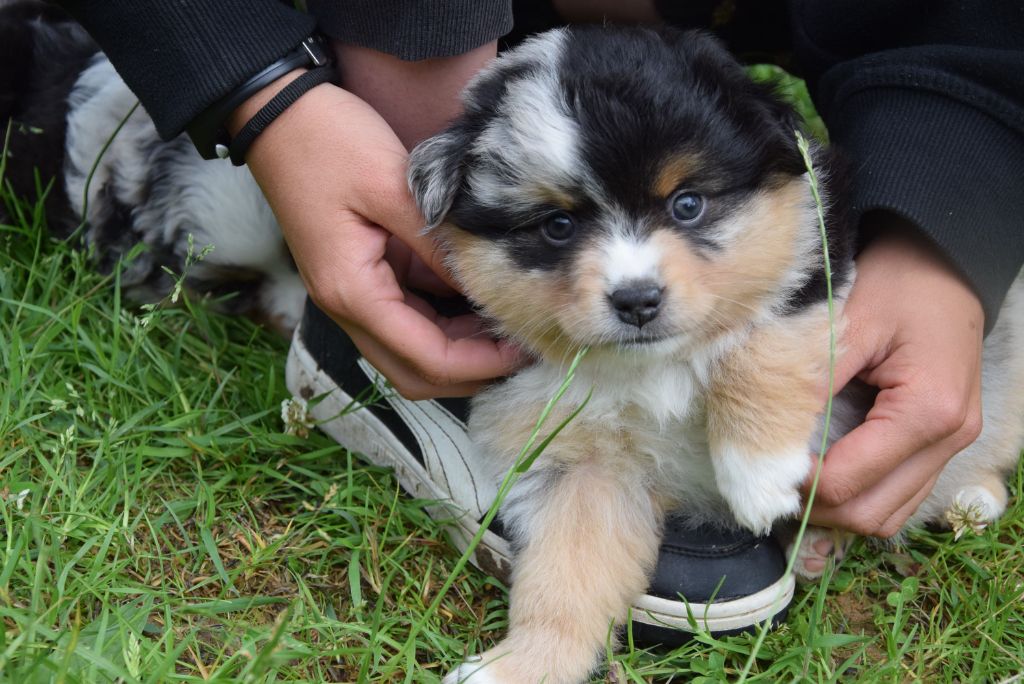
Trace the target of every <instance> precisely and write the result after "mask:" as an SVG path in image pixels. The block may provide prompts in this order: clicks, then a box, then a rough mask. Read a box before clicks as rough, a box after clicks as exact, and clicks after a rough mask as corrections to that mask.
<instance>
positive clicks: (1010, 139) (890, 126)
mask: <svg viewBox="0 0 1024 684" xmlns="http://www.w3.org/2000/svg"><path fill="white" fill-rule="evenodd" d="M828 110H829V112H828V113H829V115H828V117H827V119H826V122H827V124H828V126H829V133H830V136H831V138H832V140H833V142H835V143H836V144H837V145H838V146H839V147H840V148H841V149H842V150H844V151H845V152H846V154H847V156H848V157H849V158H850V159H851V161H852V162H853V163H852V165H851V166H852V173H853V177H852V187H851V190H852V196H853V208H854V211H855V212H856V217H857V218H858V219H859V218H860V217H861V216H862V215H863V214H864V213H865V212H868V211H872V210H877V209H882V210H888V211H891V212H894V213H896V214H898V215H900V216H901V217H903V218H905V219H907V220H909V221H910V222H911V223H913V224H914V225H915V226H917V227H918V228H919V229H920V230H921V231H923V232H924V233H925V234H926V235H928V236H929V237H930V238H931V239H932V240H934V242H935V243H936V244H937V245H938V247H939V248H940V249H941V250H942V251H943V252H944V253H945V254H946V255H948V257H949V258H950V259H951V260H952V261H953V263H955V264H956V265H957V266H958V267H959V268H960V270H961V271H962V273H963V275H964V276H965V277H966V278H967V279H968V281H969V282H970V283H971V284H972V285H973V287H974V289H975V291H976V292H977V294H978V295H979V297H980V298H981V301H982V305H983V306H984V309H985V319H986V330H990V329H991V327H992V325H993V324H994V323H995V320H996V317H997V316H998V312H999V308H1000V306H1001V305H1002V302H1003V299H1004V297H1005V295H1006V291H1007V290H1008V289H1009V287H1010V285H1011V284H1012V282H1013V280H1014V278H1015V277H1016V276H1017V273H1018V272H1019V271H1020V268H1021V264H1022V263H1024V180H1022V179H1024V135H1022V133H1021V132H1019V131H1017V130H1014V128H1012V127H1011V126H1008V125H1006V123H1004V122H1003V121H1000V120H998V119H997V118H994V117H992V116H990V115H988V114H985V113H983V112H981V111H979V110H978V109H977V108H976V107H974V106H971V105H969V104H967V103H964V102H962V101H959V100H957V99H953V98H950V97H947V96H945V95H943V94H939V93H936V92H932V91H928V90H914V89H910V88H901V87H897V86H891V87H871V88H863V89H858V90H854V91H853V92H849V93H847V94H846V96H845V97H841V98H839V99H837V100H833V101H832V102H831V105H830V106H829V108H828Z"/></svg>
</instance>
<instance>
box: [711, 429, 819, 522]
mask: <svg viewBox="0 0 1024 684" xmlns="http://www.w3.org/2000/svg"><path fill="white" fill-rule="evenodd" d="M712 461H713V463H714V468H715V478H716V479H717V481H718V490H719V491H720V492H721V493H722V496H723V497H724V498H725V500H726V501H727V502H728V503H729V507H730V508H731V509H732V513H733V516H735V518H736V522H738V523H739V524H740V525H742V526H744V527H746V528H748V529H749V530H751V531H752V532H754V533H756V534H767V533H768V532H769V531H771V528H772V523H774V522H775V521H776V520H780V519H782V518H789V517H792V516H794V515H796V514H797V513H799V512H800V491H799V488H800V485H801V484H802V483H803V481H804V479H805V478H806V477H807V474H808V473H809V472H810V469H811V457H810V455H809V454H808V452H807V449H806V448H804V447H803V446H800V447H798V448H794V449H791V450H789V451H786V452H783V453H775V454H766V453H756V452H752V451H751V450H749V449H741V448H737V447H733V446H731V445H719V446H718V448H716V449H715V451H714V454H713V455H712Z"/></svg>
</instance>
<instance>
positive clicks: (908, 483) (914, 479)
mask: <svg viewBox="0 0 1024 684" xmlns="http://www.w3.org/2000/svg"><path fill="white" fill-rule="evenodd" d="M936 459H938V461H939V462H940V463H943V464H944V463H945V459H944V458H942V457H941V456H940V455H938V454H937V453H922V454H917V455H915V456H914V457H913V458H910V459H907V460H906V461H904V462H903V463H901V464H900V465H899V466H897V467H896V469H894V470H893V471H892V472H891V473H890V476H889V477H887V478H885V479H883V480H882V481H881V482H879V483H878V484H876V485H875V486H873V487H871V488H869V489H867V490H866V491H864V492H862V493H861V494H859V495H858V496H856V497H854V498H852V499H850V500H848V501H845V502H843V503H842V504H839V505H838V506H829V505H827V504H824V503H821V502H819V501H815V502H814V504H813V506H812V508H811V517H810V521H811V523H812V524H815V525H821V526H823V527H831V528H835V529H841V530H846V531H848V532H854V533H856V534H860V535H864V536H870V537H891V536H893V535H895V534H896V533H898V532H899V531H900V530H901V529H902V528H903V525H904V524H905V523H906V522H907V520H909V519H910V516H911V515H913V514H914V512H915V511H916V510H917V508H918V506H920V505H921V502H922V501H924V500H925V498H926V497H927V496H928V494H930V493H931V490H932V488H933V487H934V486H935V483H936V482H937V481H938V478H939V475H940V473H941V467H939V468H938V469H937V468H935V467H934V462H935V460H936Z"/></svg>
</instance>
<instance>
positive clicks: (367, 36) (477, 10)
mask: <svg viewBox="0 0 1024 684" xmlns="http://www.w3.org/2000/svg"><path fill="white" fill-rule="evenodd" d="M307 8H308V9H309V12H310V14H313V15H315V16H316V18H317V22H318V24H319V27H320V29H321V30H322V31H323V32H324V33H326V34H327V35H329V36H330V37H331V38H334V39H336V40H340V41H342V42H345V43H352V44H354V45H360V46H362V47H367V48H371V49H373V50H378V51H380V52H386V53H388V54H390V55H394V56H395V57H398V58H400V59H408V60H419V59H429V58H431V57H450V56H452V55H460V54H463V53H465V52H468V51H470V50H472V49H473V48H476V47H479V46H481V45H483V44H485V43H489V42H490V41H492V40H495V39H497V38H500V37H501V36H503V35H505V34H506V33H508V32H509V31H511V30H512V0H428V1H424V0H419V1H416V2H410V1H409V0H307Z"/></svg>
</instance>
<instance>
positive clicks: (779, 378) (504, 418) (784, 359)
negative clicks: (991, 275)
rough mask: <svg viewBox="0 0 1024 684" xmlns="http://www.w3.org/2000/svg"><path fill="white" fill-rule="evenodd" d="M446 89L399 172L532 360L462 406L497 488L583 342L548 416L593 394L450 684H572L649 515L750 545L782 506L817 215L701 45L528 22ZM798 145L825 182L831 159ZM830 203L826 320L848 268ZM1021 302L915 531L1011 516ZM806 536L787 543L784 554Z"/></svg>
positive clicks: (780, 112)
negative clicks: (480, 66) (493, 617)
mask: <svg viewBox="0 0 1024 684" xmlns="http://www.w3.org/2000/svg"><path fill="white" fill-rule="evenodd" d="M464 103H465V113H464V115H463V116H462V117H461V118H459V119H458V120H457V121H455V122H454V123H453V124H452V125H451V126H450V127H449V128H448V129H447V130H445V131H444V132H442V133H441V134H439V135H437V136H435V137H434V138H432V139H430V140H428V141H426V142H424V143H423V144H421V145H420V146H419V147H417V148H416V149H415V150H414V152H413V154H412V160H411V167H410V182H411V186H412V188H413V192H414V195H415V197H416V199H417V201H418V202H419V205H420V207H421V209H422V211H423V213H424V215H425V217H426V218H427V221H428V223H429V226H430V227H431V229H432V234H433V235H435V236H436V237H437V239H438V240H439V241H440V242H441V243H442V244H443V245H444V247H445V248H446V249H447V250H448V252H449V255H450V257H449V265H450V267H451V269H452V271H453V272H454V274H455V275H456V277H457V278H458V280H459V282H460V283H461V284H462V286H463V287H464V289H465V292H466V293H467V295H468V296H469V297H470V298H471V299H472V300H473V301H474V302H475V303H476V304H477V305H479V306H480V307H481V309H482V310H483V311H484V312H485V314H486V315H487V316H488V317H490V318H491V319H493V320H494V322H495V327H496V329H497V330H498V331H499V332H500V333H501V334H502V335H505V336H508V337H510V338H512V339H514V340H516V341H517V342H519V343H520V344H522V345H523V346H524V347H526V348H527V349H529V350H531V351H532V352H533V353H535V354H536V355H537V357H538V358H539V359H540V361H539V363H537V364H536V365H534V366H531V367H529V368H527V369H525V370H523V371H521V372H519V373H518V374H516V375H515V376H514V377H511V378H509V379H508V380H506V381H504V382H502V383H499V384H496V385H493V386H492V387H490V388H489V389H487V390H485V391H483V392H482V393H481V394H479V395H478V396H477V397H476V398H475V400H474V404H473V410H472V413H471V418H470V431H471V434H472V437H473V439H474V442H475V444H476V445H477V446H478V449H479V455H478V456H479V458H481V459H485V460H486V461H487V462H488V463H489V464H490V466H491V468H492V470H493V473H494V477H495V478H498V477H500V476H502V475H503V474H504V473H505V472H506V471H507V470H508V469H509V467H510V466H511V465H512V463H513V461H514V459H515V457H516V455H517V454H518V453H519V451H520V449H521V447H522V445H523V444H524V443H525V442H526V440H527V437H528V435H529V434H530V431H531V430H532V429H533V426H534V423H535V421H536V419H537V417H538V415H540V413H541V410H542V407H543V406H544V405H545V403H546V402H547V401H548V400H549V399H550V398H551V397H552V396H553V395H554V393H555V391H556V388H557V387H558V386H559V384H560V383H561V382H562V381H563V379H564V376H565V373H566V369H567V367H568V364H569V361H570V360H571V359H572V358H573V357H574V354H575V352H576V351H577V350H578V349H580V348H581V347H589V353H588V354H587V355H586V357H585V358H584V359H583V361H582V363H581V365H580V367H579V370H578V372H577V377H576V379H575V382H574V384H573V385H572V386H571V387H570V388H569V391H568V393H567V394H566V395H565V396H564V398H563V400H562V402H561V403H560V404H559V405H558V407H557V408H556V409H555V412H554V414H553V415H552V416H551V418H550V423H549V424H550V425H557V424H558V423H559V422H560V421H561V420H562V419H564V418H565V417H567V415H568V414H569V413H570V412H571V411H573V410H574V409H576V408H577V407H578V406H579V405H580V404H581V403H582V402H583V401H584V399H585V397H586V395H587V393H588V392H591V391H592V393H593V394H592V396H591V397H590V400H589V402H588V403H587V404H586V406H585V408H584V409H583V411H582V412H581V413H580V414H579V416H577V417H576V419H575V420H573V421H572V422H571V423H570V424H569V425H568V426H567V427H566V428H565V429H564V431H563V432H562V433H561V434H560V435H559V436H558V437H557V438H556V439H555V440H554V441H553V442H552V443H551V445H550V446H549V447H548V448H547V450H546V451H545V452H544V453H543V455H542V456H541V457H540V458H539V459H538V460H537V461H536V462H535V464H534V465H533V466H532V468H531V470H530V471H529V472H527V473H526V474H525V475H524V476H523V477H522V478H521V479H520V480H519V482H518V483H517V484H516V486H515V487H514V488H513V490H512V491H511V493H510V495H509V497H508V499H507V500H506V502H505V504H504V508H503V512H502V515H503V519H504V521H505V524H506V529H507V530H508V531H509V533H510V534H511V535H512V537H513V540H514V544H515V547H516V549H517V553H516V558H515V564H514V568H513V574H512V590H511V591H512V593H511V608H510V614H509V622H510V624H509V630H508V635H507V637H506V638H505V639H504V640H503V641H501V642H500V643H499V644H498V645H496V646H495V647H494V648H492V649H491V650H488V651H487V652H486V653H484V654H482V655H480V656H475V657H473V658H472V659H470V660H469V661H467V662H466V663H464V664H463V665H461V666H460V667H459V668H457V670H456V671H454V672H452V673H451V674H450V675H449V676H448V678H446V679H445V682H446V684H451V683H454V682H456V681H463V680H465V679H469V681H470V682H480V683H481V684H488V683H494V682H501V683H509V684H511V683H513V682H514V683H517V684H522V683H525V682H530V683H533V682H541V681H543V682H546V683H547V684H563V683H568V682H578V681H581V680H583V679H584V678H585V677H586V676H587V674H588V673H589V672H590V671H591V669H592V668H593V667H594V666H595V664H596V663H597V659H598V655H599V653H600V652H601V650H602V648H603V646H604V644H605V640H606V637H607V634H608V630H609V625H610V624H611V623H613V622H616V621H621V620H623V619H624V617H625V614H626V610H627V607H628V606H629V605H630V601H631V599H633V598H635V597H636V596H637V595H639V594H641V593H642V592H643V590H644V588H645V587H646V584H647V581H648V577H649V573H650V572H651V570H652V565H653V564H654V562H655V560H656V556H657V549H658V544H659V535H660V529H661V525H662V521H663V518H664V516H665V515H666V512H668V511H675V512H678V513H680V514H682V515H684V516H687V517H688V518H690V519H692V520H695V521H707V520H709V519H710V520H716V521H721V522H723V524H739V525H742V526H743V527H746V528H749V529H751V530H753V531H754V532H757V533H765V532H768V531H769V530H770V529H771V528H772V526H773V525H775V524H777V523H779V522H780V521H787V520H789V519H792V518H793V517H794V516H796V515H797V514H798V512H799V511H800V509H801V499H800V494H799V491H798V487H799V486H800V484H801V483H802V482H803V481H804V480H805V478H806V477H807V475H808V473H809V471H810V469H811V467H812V460H811V458H810V456H809V454H810V453H811V452H816V451H817V448H818V441H817V440H818V439H819V438H816V437H815V433H816V431H818V430H819V422H820V414H821V413H822V406H821V404H820V396H821V387H822V386H823V384H824V382H825V379H826V378H827V373H828V371H827V365H828V356H829V342H828V338H829V332H828V330H829V320H828V310H827V302H826V297H825V288H824V264H823V253H822V245H821V237H820V231H819V227H818V221H817V217H816V210H815V204H814V201H813V199H812V195H811V190H810V186H809V176H808V174H807V173H806V172H805V167H804V164H803V163H802V161H801V156H800V154H799V152H798V149H797V146H796V141H795V138H794V129H795V128H796V127H797V123H796V118H795V116H794V115H793V112H792V111H791V110H790V109H789V108H788V107H787V106H785V105H783V104H781V103H780V102H779V101H778V100H777V99H776V98H775V97H773V95H772V94H771V93H769V92H768V91H767V90H766V89H764V88H761V87H759V86H756V85H755V84H753V83H752V82H751V81H750V80H749V79H748V78H747V77H746V75H745V73H744V71H743V69H742V68H741V67H740V66H739V64H737V63H736V62H735V61H734V60H733V59H732V58H731V57H730V56H729V55H728V54H727V53H726V52H725V51H724V50H723V49H722V48H721V47H720V46H719V45H718V44H717V43H716V42H715V41H714V40H712V39H710V38H708V37H706V36H703V35H700V34H695V33H675V32H663V33H657V32H654V31H651V30H644V29H631V30H623V29H610V28H597V27H593V28H571V29H565V30H555V31H551V32H548V33H544V34H541V35H539V36H536V37H534V38H532V39H530V40H528V41H527V42H526V43H524V44H523V45H521V46H520V47H518V48H517V49H515V50H513V51H511V52H509V53H507V54H505V55H504V56H503V57H501V58H500V59H498V60H497V61H496V62H495V63H493V64H492V65H491V66H490V67H489V68H488V69H486V70H485V71H484V72H483V73H481V74H480V75H479V76H478V77H477V78H476V79H475V80H474V81H473V82H472V84H471V85H470V87H469V88H468V89H467V91H466V93H465V95H464ZM814 156H815V158H816V163H817V165H818V166H819V172H820V171H824V172H825V181H826V196H828V190H829V188H828V186H829V183H828V174H827V171H828V166H829V163H828V159H827V155H826V153H825V152H824V151H822V150H820V149H818V150H816V151H815V152H814ZM833 185H834V183H833ZM831 213H832V215H831V216H830V226H831V227H830V231H829V233H830V234H829V254H830V257H831V266H832V271H833V286H834V288H835V291H836V293H837V295H836V310H837V312H838V313H839V314H841V312H842V304H843V300H844V297H845V296H846V294H847V293H848V292H849V289H850V287H851V285H852V282H853V279H854V268H853V261H852V254H851V239H850V231H849V230H848V229H847V228H846V227H844V226H843V225H842V224H841V222H840V221H839V218H840V216H839V214H838V213H837V212H831ZM1021 295H1022V293H1021V287H1020V282H1018V284H1017V286H1015V287H1014V289H1013V291H1012V292H1011V293H1010V296H1009V297H1008V299H1007V304H1006V308H1005V309H1004V311H1003V312H1002V316H1001V318H1000V320H999V323H998V325H997V326H996V329H995V330H994V331H993V332H992V333H991V334H990V335H989V337H988V340H987V343H986V348H985V355H986V367H985V376H984V392H985V395H984V405H985V410H986V414H985V431H984V434H983V435H982V437H981V438H980V439H979V440H978V442H977V443H976V444H975V445H974V446H972V447H971V448H970V449H968V450H967V451H965V452H963V453H961V454H960V455H958V456H957V457H955V458H954V459H953V460H952V461H951V462H950V464H949V466H948V467H947V468H946V470H945V471H944V472H943V474H942V476H941V478H940V480H939V482H938V484H937V485H936V487H935V489H934V491H933V492H932V493H931V496H930V497H929V498H928V499H927V500H926V501H925V502H924V503H923V504H922V505H921V507H920V509H919V510H918V512H917V513H916V514H915V515H914V517H913V519H912V520H911V523H910V524H915V525H916V524H923V523H937V524H940V525H942V524H945V514H946V512H947V511H948V510H950V509H951V508H953V507H955V506H959V507H961V508H972V509H973V510H974V512H975V514H976V517H977V518H978V521H979V522H984V521H988V520H993V519H995V518H997V517H998V516H999V515H1001V514H1002V512H1003V511H1004V509H1005V507H1006V503H1007V490H1006V486H1005V484H1004V482H1005V478H1006V477H1007V475H1008V473H1009V472H1011V471H1013V470H1014V467H1015V464H1016V462H1017V458H1018V455H1019V453H1020V448H1021V445H1022V433H1024V398H1022V395H1024V393H1022V392H1020V388H1021V387H1022V386H1024V357H1022V352H1024V345H1022V344H1021V340H1022V339H1024V297H1022V296H1021ZM840 327H841V323H840ZM995 366H997V367H995ZM859 394H860V395H861V396H859V397H856V396H854V393H848V394H845V395H843V396H842V397H840V399H839V401H838V403H837V406H836V409H835V416H834V418H833V420H834V423H833V425H834V430H835V433H834V436H835V435H839V434H842V433H843V432H845V431H848V430H849V429H850V428H851V427H852V426H853V425H855V424H856V423H857V422H859V421H860V420H861V419H862V418H863V416H864V414H865V411H866V408H867V405H868V404H869V403H870V401H871V394H870V393H864V392H860V393H859ZM826 534H827V533H826V532H825V531H823V530H814V531H812V533H811V534H810V535H808V538H807V539H806V540H805V542H804V545H803V547H802V549H801V555H802V560H801V567H803V562H804V561H806V560H807V559H808V558H812V557H815V556H816V553H815V551H814V548H813V544H814V542H815V541H817V540H819V539H821V538H822V537H823V536H825V535H826ZM805 570H806V568H805ZM808 574H813V572H810V573H808Z"/></svg>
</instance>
